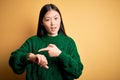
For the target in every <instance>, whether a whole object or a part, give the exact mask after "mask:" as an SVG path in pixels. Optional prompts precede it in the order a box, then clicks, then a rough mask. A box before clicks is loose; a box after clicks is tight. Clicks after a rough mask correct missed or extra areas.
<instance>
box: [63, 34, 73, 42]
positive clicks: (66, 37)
mask: <svg viewBox="0 0 120 80" xmlns="http://www.w3.org/2000/svg"><path fill="white" fill-rule="evenodd" d="M65 40H67V41H69V42H75V41H74V39H73V38H72V37H71V36H68V35H67V36H65Z"/></svg>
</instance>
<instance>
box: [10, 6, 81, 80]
mask: <svg viewBox="0 0 120 80" xmlns="http://www.w3.org/2000/svg"><path fill="white" fill-rule="evenodd" d="M9 65H10V66H11V68H12V69H13V71H14V72H15V73H17V74H22V73H23V72H24V71H25V70H26V80H73V79H76V78H78V77H79V76H80V75H81V74H82V70H83V65H82V63H81V60H80V56H79V54H78V51H77V47H76V44H75V42H74V40H73V39H72V38H70V37H69V36H67V35H66V33H65V29H64V25H63V21H62V16H61V13H60V11H59V10H58V8H57V7H56V6H55V5H54V4H46V5H44V6H43V7H42V9H41V11H40V16H39V24H38V31H37V35H35V36H32V37H30V38H29V39H27V40H26V42H25V43H24V44H23V45H22V46H21V47H20V48H19V49H18V50H16V51H14V52H12V54H11V56H10V60H9Z"/></svg>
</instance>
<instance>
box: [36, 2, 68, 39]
mask: <svg viewBox="0 0 120 80" xmlns="http://www.w3.org/2000/svg"><path fill="white" fill-rule="evenodd" d="M51 9H52V10H55V11H57V12H58V13H59V15H60V18H61V23H60V29H59V31H58V33H59V32H62V33H63V34H64V35H66V32H65V28H64V24H63V20H62V15H61V13H60V11H59V9H58V8H57V7H56V6H55V5H54V4H46V5H44V6H43V7H42V8H41V10H40V14H39V20H38V29H37V36H38V37H43V36H44V35H46V34H47V31H46V29H45V27H44V26H43V25H42V21H43V18H44V16H45V14H46V13H47V12H48V11H49V10H51Z"/></svg>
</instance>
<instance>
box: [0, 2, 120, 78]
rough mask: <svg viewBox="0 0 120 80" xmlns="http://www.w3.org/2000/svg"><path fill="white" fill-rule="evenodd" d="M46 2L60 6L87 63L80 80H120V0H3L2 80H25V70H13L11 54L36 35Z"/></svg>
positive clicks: (0, 36) (0, 10)
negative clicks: (41, 12) (19, 73)
mask: <svg viewBox="0 0 120 80" xmlns="http://www.w3.org/2000/svg"><path fill="white" fill-rule="evenodd" d="M46 3H53V4H55V5H57V6H58V7H59V9H60V11H61V14H62V17H63V21H64V25H65V29H66V32H67V34H68V35H69V36H71V37H72V38H73V39H74V40H75V42H76V44H77V48H78V51H79V54H80V57H81V60H82V62H83V64H84V70H83V74H82V75H81V77H80V78H79V79H78V80H120V58H119V57H120V0H0V80H25V73H23V74H22V75H17V74H15V73H13V71H12V69H11V68H10V66H9V64H8V61H9V57H10V54H11V52H12V51H14V50H16V49H17V48H19V47H20V46H21V45H22V44H23V43H24V42H25V40H26V39H27V38H29V37H30V36H33V35H36V31H37V25H38V18H39V12H40V9H41V7H42V6H43V5H44V4H46Z"/></svg>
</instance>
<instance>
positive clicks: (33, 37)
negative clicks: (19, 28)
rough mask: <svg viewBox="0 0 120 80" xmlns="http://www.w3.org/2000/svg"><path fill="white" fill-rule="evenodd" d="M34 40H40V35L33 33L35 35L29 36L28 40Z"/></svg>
mask: <svg viewBox="0 0 120 80" xmlns="http://www.w3.org/2000/svg"><path fill="white" fill-rule="evenodd" d="M31 40H32V41H34V40H40V37H38V36H37V35H33V36H30V37H29V38H27V40H26V41H31Z"/></svg>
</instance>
